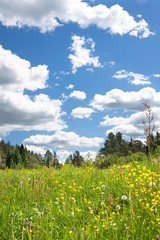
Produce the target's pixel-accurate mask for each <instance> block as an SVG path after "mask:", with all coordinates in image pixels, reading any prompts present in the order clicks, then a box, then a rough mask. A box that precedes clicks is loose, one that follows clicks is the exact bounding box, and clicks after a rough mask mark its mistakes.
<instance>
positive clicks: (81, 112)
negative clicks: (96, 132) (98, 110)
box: [71, 107, 95, 119]
mask: <svg viewBox="0 0 160 240" xmlns="http://www.w3.org/2000/svg"><path fill="white" fill-rule="evenodd" d="M94 112H95V111H94V110H93V109H92V108H85V107H77V108H74V109H73V110H72V112H71V115H72V116H73V117H74V118H80V119H83V118H89V117H90V116H91V114H92V113H94Z"/></svg>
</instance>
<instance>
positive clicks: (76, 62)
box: [69, 35, 102, 73]
mask: <svg viewBox="0 0 160 240" xmlns="http://www.w3.org/2000/svg"><path fill="white" fill-rule="evenodd" d="M72 40H73V43H72V46H71V47H70V49H71V51H73V52H74V54H70V55H69V59H70V60H71V63H72V73H76V71H77V69H78V68H80V67H83V66H93V67H102V65H101V63H100V62H99V57H93V56H92V53H93V52H94V47H95V43H94V42H93V40H92V39H91V38H88V39H85V37H79V36H76V35H74V36H73V37H72ZM86 45H87V46H88V48H86Z"/></svg>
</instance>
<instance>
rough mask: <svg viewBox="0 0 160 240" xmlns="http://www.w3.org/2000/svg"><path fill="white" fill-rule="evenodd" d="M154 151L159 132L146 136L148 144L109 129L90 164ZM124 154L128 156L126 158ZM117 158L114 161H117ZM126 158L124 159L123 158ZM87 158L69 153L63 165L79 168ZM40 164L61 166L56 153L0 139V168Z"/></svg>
mask: <svg viewBox="0 0 160 240" xmlns="http://www.w3.org/2000/svg"><path fill="white" fill-rule="evenodd" d="M149 152H150V153H152V154H154V153H157V152H158V154H159V155H160V133H158V132H157V133H156V135H155V136H153V134H152V135H151V136H150V145H149V146H148V144H144V143H142V142H141V141H140V140H134V139H133V138H130V140H129V141H126V140H125V139H124V138H123V137H122V133H121V132H118V133H116V134H114V133H112V132H110V133H109V134H108V136H107V138H106V140H105V143H104V146H103V147H102V148H100V149H99V151H98V153H97V157H96V159H95V160H94V162H93V161H92V163H93V164H95V166H96V165H98V166H100V165H101V166H103V167H108V166H110V165H111V164H114V163H117V161H122V162H123V160H124V157H125V159H129V158H130V159H131V154H137V153H141V154H140V155H139V156H144V155H146V156H147V155H148V154H149ZM127 157H128V158H127ZM117 159H118V160H117ZM125 161H126V160H125ZM86 163H87V161H86V160H85V159H84V158H83V157H82V156H81V155H80V152H79V151H75V153H74V154H70V155H69V156H68V158H67V159H66V160H65V161H64V164H70V165H73V166H77V167H81V166H82V165H84V164H86ZM41 166H47V167H55V168H57V169H59V168H61V166H62V163H60V161H59V159H58V156H57V153H56V152H55V151H54V152H53V153H52V152H51V151H50V150H47V151H46V153H45V154H44V156H42V155H41V154H37V153H33V152H32V151H29V150H28V149H27V148H26V147H25V146H24V145H23V144H21V145H20V146H18V145H16V146H15V147H14V146H11V144H10V143H9V142H7V143H5V142H4V141H1V142H0V168H1V169H5V168H38V167H41Z"/></svg>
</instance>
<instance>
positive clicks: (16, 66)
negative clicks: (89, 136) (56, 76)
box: [0, 46, 66, 136]
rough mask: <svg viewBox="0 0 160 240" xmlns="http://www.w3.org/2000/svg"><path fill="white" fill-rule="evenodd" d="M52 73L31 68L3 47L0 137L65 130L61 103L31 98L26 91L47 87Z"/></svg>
mask: <svg viewBox="0 0 160 240" xmlns="http://www.w3.org/2000/svg"><path fill="white" fill-rule="evenodd" d="M48 76H49V71H48V69H47V66H46V65H39V66H36V67H31V63H30V62H29V61H27V60H24V59H21V58H20V57H18V56H17V55H15V54H13V53H12V52H11V51H9V50H5V49H3V48H2V46H0V110H1V118H0V135H1V136H5V135H6V134H8V133H9V132H10V131H15V130H26V131H29V130H47V131H51V130H54V131H55V130H62V129H63V128H64V127H66V125H65V123H64V122H63V121H62V120H61V116H62V115H63V114H64V113H63V112H61V106H62V102H61V101H60V100H54V99H50V98H49V97H48V96H47V95H45V94H39V95H36V96H35V97H34V98H30V97H29V96H28V95H26V94H24V89H27V90H31V91H35V90H37V89H43V88H45V87H46V86H47V80H48Z"/></svg>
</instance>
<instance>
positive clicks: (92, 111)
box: [0, 0, 160, 160]
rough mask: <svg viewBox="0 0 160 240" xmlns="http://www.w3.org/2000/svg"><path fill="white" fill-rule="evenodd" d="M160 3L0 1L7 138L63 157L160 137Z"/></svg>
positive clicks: (1, 103) (1, 131) (0, 85)
mask: <svg viewBox="0 0 160 240" xmlns="http://www.w3.org/2000/svg"><path fill="white" fill-rule="evenodd" d="M159 9H160V2H159V0H154V1H150V0H130V1H128V0H123V1H122V0H119V1H117V0H110V1H109V0H107V1H100V0H95V1H93V0H90V1H89V0H88V1H82V0H59V1H56V0H45V1H44V0H42V1H38V0H30V1H25V0H21V1H20V2H19V1H18V0H13V1H12V2H11V3H7V1H4V0H1V1H0V94H1V96H0V99H1V100H0V108H1V119H0V138H1V139H4V140H5V141H8V140H9V141H10V142H11V144H13V145H15V144H21V143H23V144H25V145H26V146H27V148H28V149H30V150H33V151H35V152H38V153H41V154H44V153H45V151H46V150H47V149H51V150H52V151H54V150H55V151H56V152H57V153H58V155H59V158H60V159H62V160H63V159H66V158H67V156H68V155H69V154H70V153H74V152H75V150H79V151H80V152H81V154H82V155H83V156H86V154H87V152H88V151H90V154H91V156H93V157H94V156H95V155H96V153H97V151H98V150H99V149H100V147H102V146H103V143H104V141H105V139H106V137H107V135H108V133H109V132H111V131H112V132H113V133H116V132H118V131H120V132H122V134H123V136H124V137H125V138H126V139H129V138H130V137H133V138H135V139H142V140H143V139H144V126H143V124H142V118H145V108H144V106H143V104H142V103H143V102H145V103H147V104H149V105H150V106H151V108H152V111H153V113H154V122H155V125H156V129H155V131H160V126H159V122H160V84H159V81H160V48H159V43H160V27H159V22H160V15H159Z"/></svg>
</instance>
